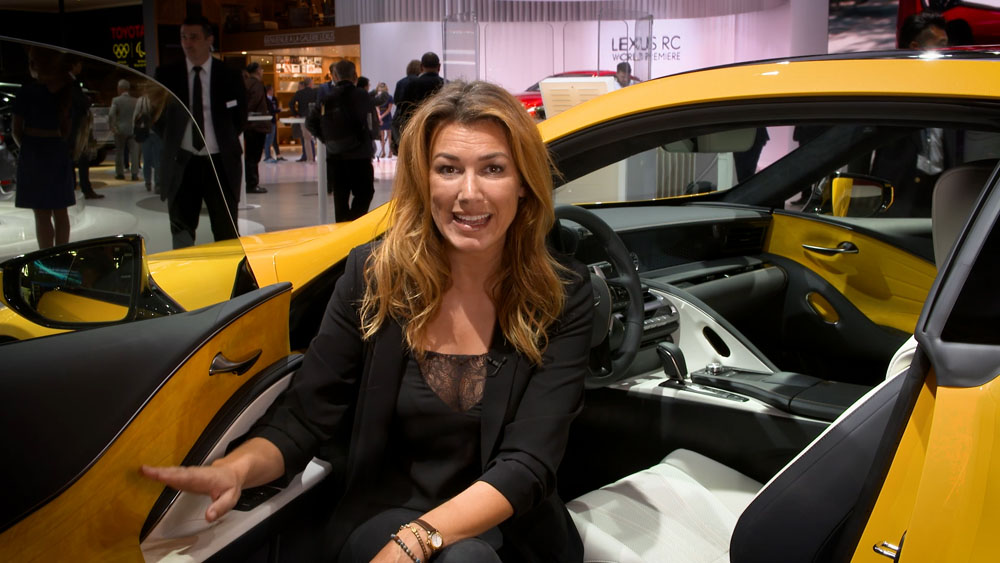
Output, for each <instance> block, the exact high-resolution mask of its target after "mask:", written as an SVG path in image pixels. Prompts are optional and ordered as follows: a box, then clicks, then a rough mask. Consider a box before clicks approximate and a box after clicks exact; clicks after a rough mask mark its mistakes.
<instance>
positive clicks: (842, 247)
mask: <svg viewBox="0 0 1000 563" xmlns="http://www.w3.org/2000/svg"><path fill="white" fill-rule="evenodd" d="M802 248H804V249H806V250H808V251H809V252H815V253H817V254H824V255H826V256H833V255H834V254H857V253H858V247H857V246H856V245H855V244H854V243H853V242H847V241H846V240H845V241H844V242H842V243H840V244H838V245H837V247H836V248H829V247H826V246H813V245H811V244H803V245H802Z"/></svg>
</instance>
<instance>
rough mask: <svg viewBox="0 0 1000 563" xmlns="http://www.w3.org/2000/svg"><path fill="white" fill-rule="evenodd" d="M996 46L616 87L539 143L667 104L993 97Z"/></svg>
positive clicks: (730, 69)
mask: <svg viewBox="0 0 1000 563" xmlns="http://www.w3.org/2000/svg"><path fill="white" fill-rule="evenodd" d="M998 75H1000V48H962V49H946V50H941V51H932V52H920V51H903V50H896V51H878V52H867V53H851V54H836V55H816V56H805V57H787V58H783V59H771V60H767V61H753V62H747V63H738V64H731V65H725V66H719V67H711V68H707V69H701V70H695V71H689V72H684V73H680V74H675V75H671V76H666V77H663V78H657V79H653V80H649V81H647V82H642V83H639V84H635V85H633V86H629V87H627V88H622V89H620V90H615V91H612V92H609V93H607V94H604V95H602V96H599V97H597V98H595V99H593V100H590V101H588V102H585V103H582V104H580V105H578V106H576V107H573V108H571V109H569V110H567V111H565V112H563V113H561V114H559V115H557V116H554V117H552V118H549V119H547V120H546V121H544V122H542V123H540V124H539V126H538V127H539V130H540V132H541V134H542V138H543V139H544V140H545V141H546V142H551V141H554V140H556V139H559V138H562V137H565V136H567V135H570V134H572V133H574V132H576V131H578V130H581V129H585V128H587V127H589V126H590V125H593V124H596V123H601V122H608V121H612V120H615V119H618V118H621V117H626V116H630V115H636V114H640V113H645V112H648V111H653V110H657V109H663V108H669V107H672V106H677V107H680V106H689V105H695V104H711V103H719V102H727V101H737V100H764V99H779V98H800V99H808V98H817V97H876V98H878V97H883V98H884V97H890V98H906V99H927V98H942V99H955V98H968V99H993V100H996V99H1000V89H998V88H997V76H998Z"/></svg>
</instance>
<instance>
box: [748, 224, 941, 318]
mask: <svg viewBox="0 0 1000 563" xmlns="http://www.w3.org/2000/svg"><path fill="white" fill-rule="evenodd" d="M844 243H849V244H851V245H854V247H856V248H857V250H858V252H857V253H854V254H850V253H834V254H824V253H822V252H815V251H809V250H806V249H805V248H803V247H802V245H804V244H808V245H812V246H816V247H820V248H830V249H835V248H837V247H838V246H840V245H842V244H844ZM765 251H766V252H768V253H770V254H776V255H778V256H784V257H785V258H788V259H790V260H794V261H795V262H798V263H799V264H802V265H803V266H805V267H806V268H808V269H810V270H811V271H813V272H815V273H816V274H817V275H819V276H820V277H822V278H823V279H824V280H826V281H827V282H828V283H829V284H830V285H832V286H833V287H834V288H836V289H837V290H838V291H839V292H840V293H841V294H843V295H844V297H846V298H847V299H848V300H849V301H850V302H851V303H852V304H854V306H855V307H857V308H858V309H859V310H860V311H861V312H863V313H864V314H865V316H866V317H868V318H869V319H870V320H871V321H872V322H873V323H875V324H877V325H881V326H887V327H891V328H894V329H897V330H900V331H903V332H907V333H912V332H913V329H914V327H915V325H916V322H917V317H918V316H919V315H920V310H921V308H922V307H923V304H924V300H925V299H926V298H927V292H928V291H930V288H931V284H932V283H933V281H934V277H935V276H936V275H937V269H936V268H935V267H934V264H932V263H931V262H928V261H927V260H924V259H922V258H919V257H917V256H914V255H912V254H909V253H907V252H904V251H901V250H899V249H898V248H896V247H894V246H892V245H890V244H887V243H885V242H882V241H880V240H877V239H875V238H873V237H871V236H868V235H866V234H864V233H861V232H858V231H856V230H852V229H849V228H847V227H844V226H840V225H836V224H834V223H830V222H826V221H822V220H813V219H810V218H805V217H801V216H793V215H789V214H785V213H781V212H776V213H775V214H774V220H773V221H772V223H771V229H770V231H769V232H768V235H767V240H766V242H765Z"/></svg>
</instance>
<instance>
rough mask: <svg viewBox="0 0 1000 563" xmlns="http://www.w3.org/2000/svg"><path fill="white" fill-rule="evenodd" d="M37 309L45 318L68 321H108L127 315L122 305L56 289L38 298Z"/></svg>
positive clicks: (125, 308)
mask: <svg viewBox="0 0 1000 563" xmlns="http://www.w3.org/2000/svg"><path fill="white" fill-rule="evenodd" d="M126 298H127V297H126ZM37 310H38V314H39V315H41V316H43V317H45V318H46V319H50V320H56V321H61V322H68V323H78V322H92V323H110V322H115V321H120V320H122V319H124V318H125V317H126V316H127V315H128V307H125V306H123V305H116V304H114V303H108V302H107V301H101V300H100V299H91V298H90V297H84V296H82V295H74V294H72V293H70V292H68V291H60V290H58V289H52V290H49V291H47V292H45V294H44V295H42V297H41V299H39V300H38V308H37Z"/></svg>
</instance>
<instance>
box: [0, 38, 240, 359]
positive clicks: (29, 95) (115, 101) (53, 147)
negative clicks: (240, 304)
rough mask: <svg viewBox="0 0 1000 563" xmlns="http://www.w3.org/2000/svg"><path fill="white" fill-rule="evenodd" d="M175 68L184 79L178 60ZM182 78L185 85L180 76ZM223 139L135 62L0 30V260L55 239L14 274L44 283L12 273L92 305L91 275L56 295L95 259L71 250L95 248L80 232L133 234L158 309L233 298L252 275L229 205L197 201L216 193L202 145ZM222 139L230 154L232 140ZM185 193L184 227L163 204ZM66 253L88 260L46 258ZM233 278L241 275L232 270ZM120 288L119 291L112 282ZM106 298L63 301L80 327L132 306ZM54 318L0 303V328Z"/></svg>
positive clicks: (19, 334)
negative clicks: (210, 207)
mask: <svg viewBox="0 0 1000 563" xmlns="http://www.w3.org/2000/svg"><path fill="white" fill-rule="evenodd" d="M181 64H182V65H183V62H182V63H181ZM213 68H215V67H213ZM180 76H181V78H180V80H181V81H183V80H184V74H183V71H182V74H181V75H180ZM237 76H238V74H237ZM179 88H183V89H185V90H186V87H185V85H183V83H181V85H180V87H179ZM215 111H216V112H218V111H219V110H218V109H217V108H216V109H215ZM225 111H226V112H228V113H227V114H226V115H225V117H226V118H230V117H232V118H234V119H235V118H238V117H239V116H238V115H237V112H238V111H245V109H244V108H242V107H237V102H236V101H235V100H234V101H233V102H232V103H231V107H230V106H227V109H226V110H225ZM230 113H232V115H230ZM244 115H245V114H244ZM221 136H222V134H221V133H220V134H219V137H221ZM222 144H224V143H222V141H221V139H215V140H214V141H213V140H212V139H209V142H208V143H206V142H205V138H204V136H203V135H202V134H201V132H200V130H199V129H198V127H197V126H195V125H194V122H193V119H192V117H191V114H190V113H189V111H188V110H187V108H186V107H185V104H183V103H181V102H180V100H178V99H177V97H176V96H175V95H174V94H173V93H172V92H171V90H170V89H169V88H168V87H166V86H165V85H163V84H161V83H159V82H157V81H155V80H153V79H151V78H150V77H148V76H146V75H143V74H140V73H138V72H136V71H134V70H131V69H129V68H126V67H123V66H119V65H116V64H113V63H110V62H108V61H104V60H100V59H96V58H93V57H90V56H87V55H82V54H77V53H72V52H66V51H63V50H60V49H56V48H52V47H49V46H44V45H38V44H30V43H25V42H22V41H15V40H10V39H0V262H2V261H6V260H9V259H11V258H13V257H16V256H19V255H23V254H26V253H31V252H35V251H39V250H40V249H42V248H48V247H52V248H51V249H49V250H48V251H47V252H48V254H49V255H48V256H47V257H46V258H45V259H44V260H40V261H38V262H37V263H31V264H29V265H26V266H25V267H24V268H23V269H22V270H21V273H20V274H18V275H20V276H23V277H30V276H32V275H36V274H37V275H45V276H48V277H46V278H45V280H42V281H41V282H39V283H40V284H41V285H38V284H36V283H35V282H38V280H31V279H21V280H19V281H18V282H17V284H18V285H20V286H21V287H29V286H30V287H35V288H37V287H41V286H42V285H44V286H45V287H50V286H51V285H52V284H62V285H61V289H62V294H61V295H62V296H63V299H62V300H61V301H60V303H63V304H65V303H70V302H73V303H76V302H84V301H86V302H88V303H91V305H93V301H94V300H93V299H92V298H93V296H94V295H97V294H98V293H99V292H95V287H83V286H82V285H81V286H79V287H76V289H79V290H80V291H84V290H85V291H87V292H89V293H88V296H89V297H88V298H87V299H77V298H78V297H80V295H75V296H74V297H72V298H69V297H66V296H67V295H68V294H69V293H73V291H75V290H73V289H69V288H70V286H72V285H73V283H75V282H81V280H82V279H83V278H82V277H80V276H79V274H80V273H81V272H84V271H86V272H92V268H93V267H94V266H95V265H96V264H98V263H99V261H98V260H95V259H86V260H84V259H82V257H84V256H92V257H93V256H97V255H100V254H101V252H99V251H97V250H94V249H89V250H81V247H80V244H81V243H83V242H84V241H88V240H94V239H102V238H107V237H116V236H119V235H131V234H136V235H140V236H141V237H142V241H143V243H144V245H145V252H146V254H147V256H148V266H149V270H148V273H149V274H150V275H151V278H152V280H153V285H152V286H150V287H151V289H149V291H154V292H159V293H161V294H163V295H165V296H166V297H164V299H165V301H164V302H169V303H171V306H170V307H168V309H169V310H178V308H180V309H183V310H191V309H196V308H200V307H204V306H207V305H211V304H214V303H218V302H221V301H224V300H227V299H229V298H231V297H232V295H233V293H234V287H248V286H252V285H253V283H254V282H252V281H250V282H249V283H245V282H246V279H247V278H249V279H251V280H252V273H250V272H249V270H248V269H247V268H245V267H243V266H244V262H245V253H244V252H243V248H242V246H241V244H240V242H239V239H238V238H234V237H235V236H236V233H237V228H236V221H235V218H234V216H233V215H232V214H230V213H229V210H228V207H225V208H223V210H222V213H216V214H214V215H212V216H209V215H206V214H205V212H204V209H202V210H201V211H199V209H201V208H202V206H203V203H202V202H203V201H205V200H209V199H214V200H219V201H222V200H223V199H225V198H226V197H227V196H226V195H224V192H223V190H222V187H221V184H220V182H219V180H218V175H217V171H216V164H217V162H214V159H213V158H210V157H208V156H207V155H208V153H209V149H212V150H213V151H219V152H221V153H223V154H224V153H225V152H226V151H223V150H221V149H219V148H218V146H219V145H222ZM195 145H199V146H201V147H206V148H204V149H202V150H201V153H202V154H204V155H206V156H197V155H195V156H193V157H192V154H194V151H195V150H196V149H195ZM226 148H227V149H228V150H229V151H230V152H231V151H232V150H236V151H237V154H238V151H239V146H238V144H237V145H236V146H235V147H228V146H226ZM237 161H238V159H237ZM194 162H197V163H198V165H200V166H201V169H200V170H201V172H200V173H199V184H200V186H201V188H200V190H201V191H200V192H199V193H197V194H195V193H194V192H193V191H190V190H187V187H189V186H190V185H192V184H191V183H190V177H185V176H184V172H185V171H186V170H188V166H189V164H190V163H194ZM191 166H194V165H193V164H191ZM192 169H193V168H192ZM238 191H239V183H238V182H236V183H235V192H232V193H231V194H230V195H232V197H236V193H238ZM185 197H187V198H197V201H191V202H189V203H188V205H187V207H186V216H185V218H186V220H187V223H186V227H188V228H179V227H178V222H177V221H176V220H175V217H176V216H177V214H176V213H175V212H174V211H173V210H176V208H177V206H178V204H179V203H180V202H181V200H182V199H183V198H185ZM206 207H207V205H206ZM235 209H236V208H235V204H234V206H233V210H234V211H235ZM195 223H196V225H195ZM242 227H243V231H244V233H246V232H252V231H253V228H252V227H253V225H249V226H247V225H242ZM188 231H190V232H188ZM109 244H111V243H109ZM107 251H108V252H110V253H112V254H114V253H118V254H119V255H120V256H121V259H120V260H112V261H107V263H108V264H112V265H113V264H119V266H120V265H121V264H123V263H132V262H131V260H132V259H133V258H136V259H137V258H138V256H134V257H133V256H130V255H129V256H126V254H128V252H129V251H128V249H127V248H126V247H125V246H122V245H120V244H119V245H117V246H114V247H112V246H108V247H107ZM70 263H73V264H78V265H79V264H83V263H86V264H87V265H88V266H87V267H88V268H91V270H81V269H80V268H68V269H61V270H60V269H55V270H54V269H52V268H47V267H46V265H48V264H70ZM29 266H30V267H29ZM113 267H115V268H117V267H118V266H113ZM56 270H59V272H62V275H61V277H60V276H59V275H56V274H58V273H59V272H57V271H56ZM108 273H109V272H100V274H102V275H103V274H108ZM97 274H98V273H97V272H94V275H97ZM12 275H13V274H12ZM84 277H86V276H84ZM240 278H243V279H244V283H237V280H238V279H240ZM4 281H5V282H8V283H9V284H12V286H13V284H15V281H14V280H7V279H5V280H4ZM81 283H82V282H81ZM102 283H104V284H110V286H111V287H114V288H116V291H117V290H121V287H120V286H121V284H123V283H125V284H130V283H136V282H135V281H134V280H128V279H119V280H105V281H104V282H102ZM6 285H7V283H5V287H6ZM84 285H85V284H84ZM77 293H79V292H77ZM122 294H126V295H127V292H126V291H124V290H121V291H119V293H118V295H119V296H120V295H122ZM109 295H110V294H109ZM49 301H51V299H50V300H49ZM110 305H111V303H110V302H109V301H105V302H104V303H103V305H102V306H101V307H94V306H91V307H90V308H89V309H87V310H79V311H73V312H70V313H66V312H65V311H64V312H63V313H64V314H69V315H70V317H72V318H74V319H76V320H77V321H78V324H79V327H78V328H86V327H87V326H88V325H87V323H88V321H89V320H91V319H93V320H94V321H95V322H99V323H100V322H108V321H109V320H114V319H115V318H118V317H125V318H126V320H131V318H130V316H129V315H127V314H120V311H117V310H116V312H115V313H114V315H111V314H110V313H108V312H107V311H108V306H110ZM101 311H103V312H101ZM145 314H146V315H155V314H159V313H157V312H156V311H147V312H146V313H145ZM115 315H117V316H118V317H116V316H115ZM53 332H59V330H55V329H51V328H47V327H44V326H39V325H37V324H34V323H31V322H28V321H26V320H25V319H24V318H23V317H22V316H19V315H17V314H15V313H13V312H12V310H11V309H10V308H8V307H6V306H3V305H2V304H0V342H7V341H11V340H22V339H27V338H32V337H35V336H42V335H45V334H50V333H53Z"/></svg>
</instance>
